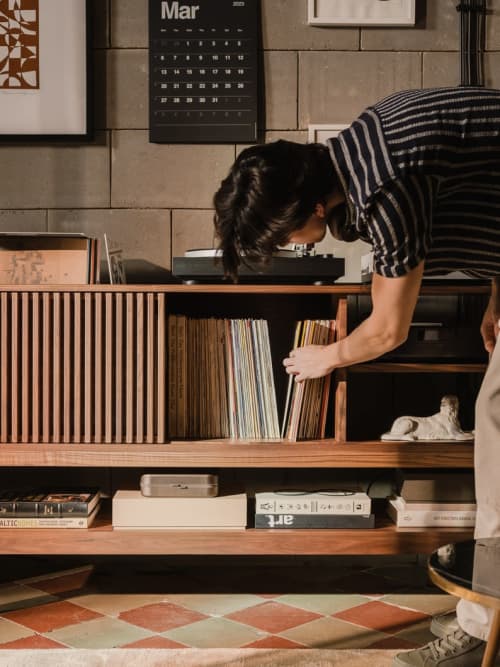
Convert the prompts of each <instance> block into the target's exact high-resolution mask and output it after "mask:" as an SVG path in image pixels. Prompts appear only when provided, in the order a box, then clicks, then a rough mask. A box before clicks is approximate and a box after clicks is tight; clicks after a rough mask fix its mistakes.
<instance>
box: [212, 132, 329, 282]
mask: <svg viewBox="0 0 500 667" xmlns="http://www.w3.org/2000/svg"><path fill="white" fill-rule="evenodd" d="M335 183H336V177H335V172H334V168H333V164H332V161H331V159H330V155H329V152H328V149H327V147H326V146H324V145H323V144H299V143H295V142H292V141H284V140H279V141H275V142H272V143H269V144H259V145H256V146H251V147H250V148H246V149H245V150H243V151H242V152H241V153H240V155H239V156H238V158H237V159H236V161H235V163H234V164H233V166H232V167H231V169H230V171H229V174H228V176H227V177H226V178H225V179H224V180H223V181H222V183H221V185H220V188H219V189H218V190H217V192H216V193H215V195H214V207H215V216H214V224H215V230H216V234H217V237H218V241H219V246H218V247H219V250H220V251H221V253H222V263H223V267H224V275H225V276H226V277H228V278H231V279H232V280H233V281H236V280H237V278H238V269H239V267H240V265H241V263H244V264H247V265H254V266H255V265H256V264H257V265H259V264H260V265H262V264H265V263H266V262H267V261H268V260H269V259H270V258H271V256H272V253H273V252H274V251H275V250H276V249H277V248H278V247H279V246H283V245H286V244H287V242H288V238H289V237H290V235H291V234H292V233H293V232H295V231H297V230H298V229H300V228H301V227H303V226H304V225H305V223H306V222H307V220H308V218H309V217H310V216H311V215H312V214H313V213H314V211H315V208H316V204H318V203H323V204H324V203H325V202H326V198H327V197H328V195H329V194H331V193H332V192H333V191H334V189H335Z"/></svg>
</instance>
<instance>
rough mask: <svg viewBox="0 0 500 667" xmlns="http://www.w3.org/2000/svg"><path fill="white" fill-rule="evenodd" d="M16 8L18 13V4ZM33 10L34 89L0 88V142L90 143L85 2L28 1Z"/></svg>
mask: <svg viewBox="0 0 500 667" xmlns="http://www.w3.org/2000/svg"><path fill="white" fill-rule="evenodd" d="M19 2H20V8H21V10H22V5H23V0H19ZM33 4H36V5H37V8H36V9H37V12H38V21H37V31H38V35H37V39H38V44H37V47H38V53H37V56H38V72H37V74H38V82H37V83H38V85H37V87H32V88H25V89H19V88H17V89H16V88H12V87H9V88H7V87H3V86H2V87H0V108H2V113H1V114H0V142H1V143H6V142H8V143H40V142H43V143H51V142H86V141H91V140H92V139H93V134H94V128H93V123H92V120H93V71H92V69H93V68H92V55H91V50H92V20H91V0H30V1H29V5H33ZM62 30H64V33H62V32H61V31H62ZM20 93H21V94H20ZM23 93H24V94H23ZM16 97H17V98H18V101H17V102H15V101H14V102H12V101H11V100H12V98H16ZM9 98H10V99H9Z"/></svg>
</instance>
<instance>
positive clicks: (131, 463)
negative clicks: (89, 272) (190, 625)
mask: <svg viewBox="0 0 500 667" xmlns="http://www.w3.org/2000/svg"><path fill="white" fill-rule="evenodd" d="M488 292H489V287H488V285H485V284H477V283H474V282H473V281H470V282H466V281H465V282H461V283H457V284H454V283H451V282H450V281H448V283H446V282H445V281H442V282H441V283H425V284H424V285H423V286H422V289H421V294H422V295H423V296H425V297H427V298H428V297H434V296H435V297H436V298H440V297H441V296H444V297H449V296H450V295H451V296H453V295H458V297H459V298H460V299H462V298H463V299H466V300H468V301H467V304H468V305H467V308H465V309H464V310H463V314H464V318H465V321H466V322H467V324H468V325H469V323H472V324H473V325H474V326H477V327H479V321H480V312H481V307H482V305H483V304H482V301H484V299H485V298H487V295H488ZM369 294H370V286H369V285H348V284H342V285H341V284H337V285H333V286H332V285H329V286H326V285H322V286H316V285H75V286H73V285H72V286H67V285H61V286H56V285H52V286H46V285H38V286H2V287H1V288H0V325H1V326H0V394H1V396H0V398H1V401H0V467H3V468H5V469H6V470H7V469H9V470H12V474H11V472H9V473H8V474H9V476H11V479H12V487H14V486H16V484H17V486H20V485H21V484H22V481H21V480H22V479H23V475H24V476H25V478H26V479H30V480H32V479H35V478H36V479H38V478H40V479H45V478H47V479H48V478H49V474H48V470H47V469H49V468H51V469H54V470H56V471H57V470H58V469H64V468H68V469H69V468H70V469H77V468H78V469H82V472H81V473H78V472H77V471H76V472H75V470H71V471H67V472H68V475H67V478H68V479H69V478H71V479H74V478H77V479H80V478H81V477H86V478H87V479H89V478H92V479H93V478H94V472H93V471H92V470H91V469H104V470H107V471H108V472H107V473H106V472H105V474H104V475H101V476H100V477H99V479H109V480H110V482H109V486H110V489H111V492H112V491H114V490H116V488H126V487H121V486H118V484H119V483H121V481H120V482H117V483H116V484H115V480H119V479H120V480H121V479H123V478H125V479H128V480H129V483H130V484H131V486H130V487H128V488H138V487H134V484H135V483H136V482H137V484H138V478H139V475H140V474H141V473H142V472H144V471H145V470H152V469H165V470H168V469H173V470H176V469H177V470H180V469H187V470H193V471H196V470H199V471H205V472H209V471H218V473H219V474H220V476H221V479H222V478H223V475H224V471H225V470H227V471H228V473H227V475H228V476H229V477H230V476H231V475H232V473H231V472H229V471H230V470H231V469H232V470H236V469H247V470H248V472H245V473H242V474H241V477H246V478H249V477H251V476H252V475H253V473H252V472H251V471H252V469H267V470H272V469H274V470H275V471H277V472H276V473H273V475H274V476H278V471H283V470H287V469H290V470H292V469H297V470H298V471H299V470H302V471H304V476H307V472H308V470H309V469H316V470H323V471H324V470H330V469H331V470H332V471H333V470H340V469H359V470H360V471H361V470H363V469H364V470H367V471H368V470H370V469H380V470H381V469H386V470H390V469H394V468H420V469H421V468H428V469H439V470H460V469H472V468H473V449H474V447H473V443H471V442H444V441H443V442H437V441H433V442H382V441H380V440H378V439H377V438H378V437H379V434H380V433H382V432H384V430H385V429H386V428H387V425H388V424H390V423H391V419H393V418H394V416H395V415H400V414H414V413H413V412H406V410H407V408H408V405H409V407H410V408H413V407H414V403H413V399H412V398H411V397H410V400H409V401H408V402H407V403H406V404H404V403H403V402H402V399H403V398H408V396H409V394H408V392H407V391H406V389H405V388H407V387H410V389H413V394H414V397H416V398H417V399H418V398H419V397H420V398H422V397H423V398H425V399H429V401H428V404H432V405H433V406H434V404H435V407H436V408H437V406H438V405H439V398H440V396H442V393H441V392H442V391H444V390H443V389H442V387H444V385H445V383H447V382H448V380H449V379H450V378H453V377H454V376H456V378H457V379H456V387H457V388H458V389H457V391H461V392H462V395H463V396H465V397H466V400H465V402H464V404H465V405H466V406H467V407H468V408H469V409H470V408H471V406H472V407H473V403H472V399H473V396H474V391H475V384H474V383H476V385H477V382H478V379H479V380H480V377H479V376H480V375H481V374H482V373H483V372H484V370H485V368H486V364H485V363H465V358H460V359H459V358H457V359H454V358H451V359H450V362H446V363H430V362H427V361H425V362H422V363H420V362H419V363H399V362H397V361H396V362H386V361H379V362H372V363H366V364H359V365H357V366H353V367H351V368H340V369H338V370H337V371H336V373H335V375H334V381H333V382H332V405H331V410H329V416H328V423H327V433H329V434H330V435H331V437H330V438H328V439H324V440H311V441H301V442H296V443H290V442H286V441H267V442H260V441H259V442H255V441H242V440H238V441H233V440H230V439H213V440H200V439H197V438H193V439H190V440H187V439H186V440H182V441H181V440H172V441H169V428H168V413H169V409H170V407H171V406H170V405H169V402H168V400H169V395H171V394H170V393H169V392H171V391H172V390H175V387H174V386H173V385H172V386H171V387H169V386H167V385H168V382H167V378H168V372H167V367H168V357H169V352H170V350H169V330H168V323H169V316H170V315H171V314H173V315H185V316H186V317H203V318H208V317H218V318H256V319H267V320H268V321H269V323H270V331H271V329H272V331H273V334H274V337H273V338H272V340H271V348H272V354H273V362H274V361H276V365H275V378H276V387H277V395H280V392H281V394H282V395H283V398H284V393H285V392H284V390H285V391H286V375H285V377H284V378H283V374H284V371H283V369H282V367H281V359H282V358H283V357H284V356H286V354H287V353H288V351H289V350H290V347H289V346H290V345H291V344H293V341H292V332H293V330H294V326H295V322H296V321H297V320H302V319H335V320H336V335H337V337H338V338H342V337H344V336H346V335H347V332H348V331H349V326H348V324H349V323H348V321H347V320H348V308H347V301H348V298H349V297H351V296H352V297H355V296H356V295H361V296H363V295H369ZM363 298H365V297H364V296H363ZM469 301H470V303H469ZM462 305H463V304H462ZM469 306H470V308H469ZM461 312H462V311H461ZM469 315H470V316H469ZM273 327H274V328H273ZM288 338H290V340H288ZM171 340H173V339H170V341H171ZM395 352H396V354H397V351H395ZM391 354H392V353H391ZM444 358H445V359H447V357H444ZM396 359H397V357H396ZM400 359H405V358H404V357H400ZM472 359H475V357H473V356H471V357H470V360H472ZM478 359H479V361H481V360H482V358H481V357H478ZM405 373H407V374H412V375H411V377H408V378H406V377H405V375H404V374H405ZM419 373H423V374H428V375H426V376H425V377H424V378H421V377H419V376H418V374H419ZM363 374H366V376H363ZM376 374H381V375H382V374H388V375H389V376H390V377H389V378H387V377H386V378H378V377H377V376H376ZM433 375H436V376H439V377H438V380H436V383H435V387H434V388H433V383H434V380H433V377H432V376H433ZM382 380H384V382H382ZM453 381H454V382H455V380H453ZM405 383H406V384H405ZM280 384H281V387H280V386H279V385H280ZM402 387H403V389H402ZM451 389H452V391H453V389H454V387H453V386H452V387H451ZM446 393H450V392H449V391H448V389H447V390H446ZM436 396H438V399H437V401H436ZM469 397H470V401H469ZM417 403H418V401H417ZM415 407H416V403H415ZM362 408H365V409H362ZM366 408H368V409H366ZM427 409H428V405H427V406H426V407H425V410H427ZM423 414H430V413H429V412H425V413H423ZM353 417H354V419H353ZM379 417H380V419H379V421H378V422H377V421H376V420H377V418H379ZM356 420H357V421H358V424H355V426H360V427H361V430H359V429H358V432H355V429H353V430H352V431H350V428H351V426H352V423H353V422H355V421H356ZM170 432H172V431H170ZM193 432H194V431H193ZM40 469H44V470H40ZM122 469H127V470H122ZM98 472H99V471H98ZM101 472H102V471H100V472H99V474H100V473H101ZM69 473H71V474H69ZM51 474H52V476H53V477H55V476H56V473H54V472H53V473H51ZM258 474H259V473H255V475H256V479H258ZM294 474H295V473H294ZM300 474H301V473H300V472H297V473H296V475H297V476H299V475H300ZM4 476H5V477H6V476H7V473H5V475H4ZM96 476H97V477H98V476H99V475H97V472H96ZM317 476H318V475H317ZM359 476H360V477H361V473H360V475H359ZM57 477H58V478H61V480H64V478H65V472H64V471H63V470H60V471H59V472H58V473H57ZM16 478H17V479H16ZM331 478H332V479H334V475H333V474H332V475H331ZM9 482H10V477H9ZM107 505H108V506H106V507H104V508H103V510H102V511H101V513H100V515H99V516H98V517H97V519H96V521H95V524H94V525H93V526H92V527H91V528H89V529H68V528H67V529H11V528H2V529H0V553H2V554H44V555H56V554H82V555H83V554H96V555H98V554H102V555H111V554H124V555H125V554H144V555H147V554H150V555H155V554H156V555H168V554H192V555H206V554H210V555H217V554H218V555H256V556H259V555H273V554H275V555H332V554H398V553H428V552H430V551H432V550H433V549H435V548H436V547H437V546H439V545H440V544H443V543H447V542H449V541H454V540H462V539H468V538H469V537H471V535H472V531H471V530H470V529H461V528H454V529H449V528H422V529H409V528H405V529H398V528H396V527H395V526H394V525H393V524H392V522H391V521H390V519H389V518H387V517H385V516H384V514H383V510H382V511H381V512H379V514H378V515H377V521H376V527H375V528H374V529H371V530H340V529H339V530H326V529H324V530H297V529H295V530H289V529H285V530H280V529H275V530H260V529H253V528H248V529H246V530H188V529H186V530H113V528H112V523H111V516H110V511H109V510H110V508H109V503H107Z"/></svg>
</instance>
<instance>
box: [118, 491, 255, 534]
mask: <svg viewBox="0 0 500 667" xmlns="http://www.w3.org/2000/svg"><path fill="white" fill-rule="evenodd" d="M112 523H113V528H114V529H133V530H140V529H147V530H152V529H159V530H164V529H169V528H175V529H182V528H189V529H198V528H201V529H207V528H213V529H243V528H246V525H247V496H246V494H245V493H235V494H226V495H219V496H213V497H208V496H207V497H204V498H200V497H178V496H155V497H153V496H144V495H142V494H141V491H139V490H119V491H116V493H115V495H114V496H113V518H112Z"/></svg>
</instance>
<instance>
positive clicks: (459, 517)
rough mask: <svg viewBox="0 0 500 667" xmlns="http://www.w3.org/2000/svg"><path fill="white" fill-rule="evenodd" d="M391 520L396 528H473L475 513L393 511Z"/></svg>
mask: <svg viewBox="0 0 500 667" xmlns="http://www.w3.org/2000/svg"><path fill="white" fill-rule="evenodd" d="M391 518H392V519H393V521H394V522H395V524H396V525H397V526H414V527H419V528H426V527H432V526H434V527H441V528H445V527H463V528H467V527H471V528H472V527H473V526H474V525H475V523H476V513H475V512H472V511H469V512H406V511H401V510H399V511H395V512H394V513H393V514H392V515H391Z"/></svg>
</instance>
